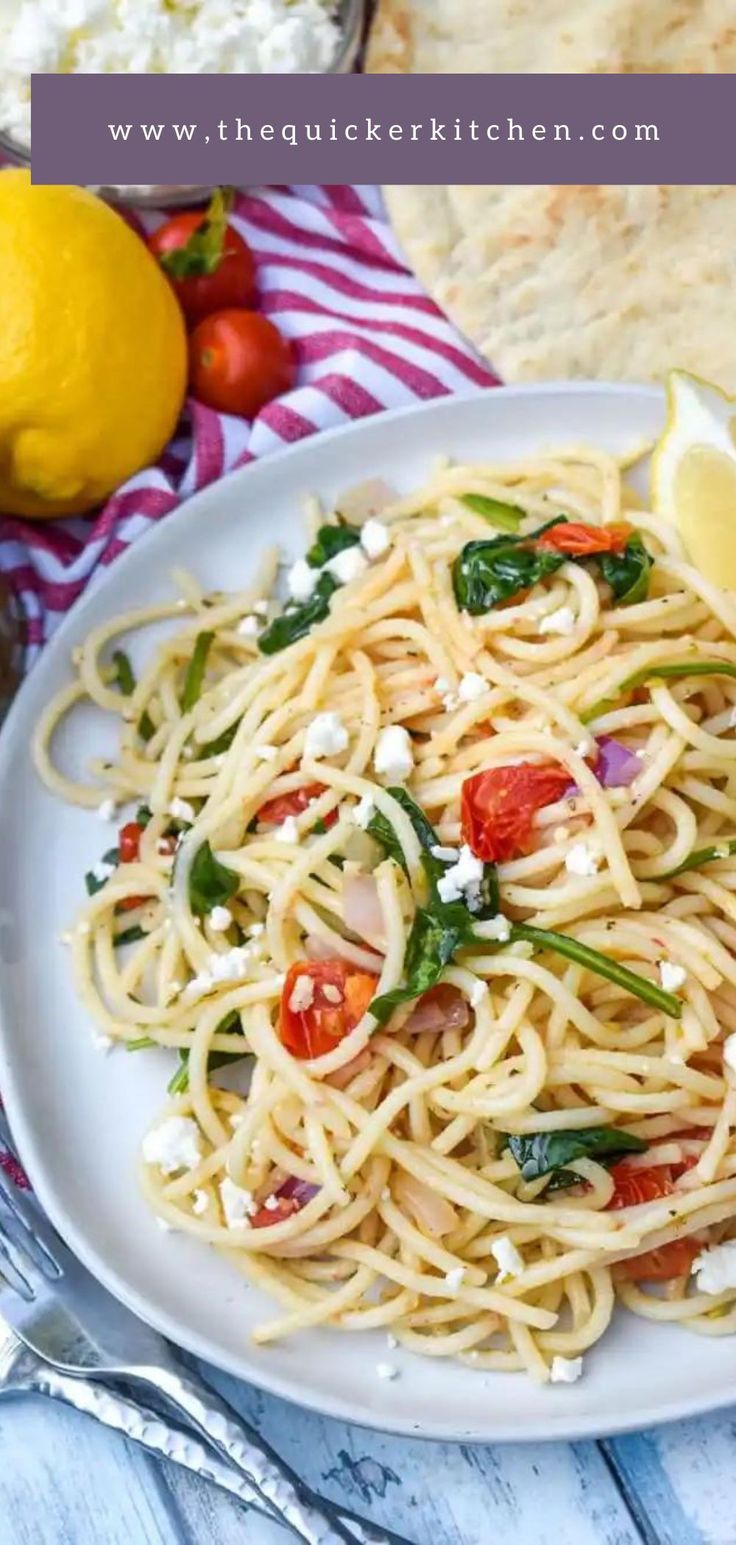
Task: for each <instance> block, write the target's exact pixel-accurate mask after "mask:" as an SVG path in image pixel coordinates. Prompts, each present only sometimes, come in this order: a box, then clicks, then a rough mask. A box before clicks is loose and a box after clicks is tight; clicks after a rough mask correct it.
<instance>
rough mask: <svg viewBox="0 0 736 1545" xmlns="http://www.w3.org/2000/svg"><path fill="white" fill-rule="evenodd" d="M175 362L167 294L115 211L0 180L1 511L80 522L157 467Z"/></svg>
mask: <svg viewBox="0 0 736 1545" xmlns="http://www.w3.org/2000/svg"><path fill="white" fill-rule="evenodd" d="M186 360H187V349H186V335H185V330H184V322H183V318H182V314H181V312H180V310H179V306H178V304H177V301H176V300H175V298H174V295H173V293H172V290H171V287H170V285H169V284H168V282H167V280H166V279H165V278H164V275H163V274H162V273H161V271H160V269H159V268H158V265H157V264H156V262H155V260H154V259H153V258H152V257H151V255H150V253H149V252H148V250H147V248H146V247H145V245H144V243H143V242H142V241H141V240H140V239H139V237H137V236H136V235H135V234H134V233H133V231H132V230H131V229H130V227H129V226H128V225H126V223H125V221H124V220H123V219H121V217H120V215H118V214H116V213H115V212H114V210H112V209H110V208H109V207H108V206H107V205H106V204H104V203H103V202H102V200H101V199H98V198H96V197H95V196H94V194H92V193H88V192H86V191H85V190H84V189H82V188H49V187H40V186H39V187H33V186H32V185H31V181H30V177H29V175H28V173H27V172H24V171H3V172H0V514H10V515H30V516H36V517H39V518H44V517H46V516H48V515H74V514H81V513H83V512H84V511H86V510H90V509H92V508H93V507H94V505H96V504H99V503H100V502H101V501H102V500H103V499H105V498H106V497H107V495H108V494H110V493H111V492H112V490H113V489H114V488H116V487H117V486H118V485H119V484H120V483H122V482H124V481H125V479H126V478H128V477H130V476H131V475H132V474H133V473H134V472H137V471H139V470H140V468H141V467H144V466H146V465H147V463H149V462H151V461H153V460H155V458H156V457H157V456H158V455H159V453H160V451H161V450H162V448H163V446H164V445H165V443H166V441H167V440H168V438H169V436H170V435H171V433H172V431H173V430H174V428H175V425H176V421H177V418H178V415H179V411H180V409H181V405H182V400H183V397H184V391H185V386H186V368H187V366H186Z"/></svg>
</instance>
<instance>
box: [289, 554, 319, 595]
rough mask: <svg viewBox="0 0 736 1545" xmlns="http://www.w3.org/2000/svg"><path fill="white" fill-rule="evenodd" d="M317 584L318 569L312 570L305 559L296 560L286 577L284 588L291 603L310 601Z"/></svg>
mask: <svg viewBox="0 0 736 1545" xmlns="http://www.w3.org/2000/svg"><path fill="white" fill-rule="evenodd" d="M318 583H319V569H313V568H312V566H311V564H309V563H307V560H306V558H297V560H296V563H294V564H292V567H291V568H290V569H289V572H288V574H287V576H286V588H287V590H288V592H289V595H290V596H291V599H292V601H299V602H304V601H311V599H312V596H313V595H314V592H315V590H316V588H317V585H318Z"/></svg>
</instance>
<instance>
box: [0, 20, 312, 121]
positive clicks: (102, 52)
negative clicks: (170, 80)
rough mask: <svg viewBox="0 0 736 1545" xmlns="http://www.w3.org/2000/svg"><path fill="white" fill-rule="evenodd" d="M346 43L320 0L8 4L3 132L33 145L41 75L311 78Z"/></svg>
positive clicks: (1, 25)
mask: <svg viewBox="0 0 736 1545" xmlns="http://www.w3.org/2000/svg"><path fill="white" fill-rule="evenodd" d="M339 40H340V31H339V27H338V24H337V21H336V18H335V16H334V15H333V14H332V7H331V6H325V5H323V4H320V3H319V0H291V3H290V0H186V3H181V4H176V5H174V4H170V3H168V0H2V5H1V6H0V58H1V59H2V72H1V73H0V126H2V128H3V129H5V130H7V131H8V132H9V133H11V134H12V136H13V138H15V139H16V140H17V141H18V142H19V143H20V144H22V145H29V144H30V137H31V115H30V94H31V92H30V87H31V82H30V77H31V74H32V73H33V72H36V73H49V72H51V73H57V72H63V73H66V74H68V75H80V74H102V75H104V74H110V73H116V74H123V75H130V74H137V73H139V74H146V75H154V76H155V75H161V74H166V73H169V74H172V75H188V74H191V75H204V74H208V75H222V74H230V73H232V72H235V73H237V74H245V75H259V74H263V73H265V74H271V73H275V74H279V75H281V74H292V73H295V72H298V73H299V74H306V75H311V74H319V73H322V72H323V71H325V70H328V69H329V68H330V66H331V65H332V64H333V62H334V59H335V55H336V52H337V47H338V43H339Z"/></svg>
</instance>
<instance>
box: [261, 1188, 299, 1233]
mask: <svg viewBox="0 0 736 1545" xmlns="http://www.w3.org/2000/svg"><path fill="white" fill-rule="evenodd" d="M271 1200H272V1198H271V1197H269V1201H271ZM302 1205H303V1204H302V1203H301V1202H300V1201H297V1198H296V1197H295V1196H279V1197H277V1198H276V1206H275V1207H267V1206H266V1204H265V1202H264V1204H263V1206H262V1207H259V1208H258V1211H257V1212H254V1213H253V1216H252V1218H251V1220H250V1226H251V1228H271V1226H272V1225H273V1224H274V1223H283V1222H284V1220H285V1219H286V1218H291V1217H293V1215H294V1213H295V1212H300V1211H301V1208H302Z"/></svg>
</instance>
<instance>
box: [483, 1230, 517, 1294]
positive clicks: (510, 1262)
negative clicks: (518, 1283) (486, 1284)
mask: <svg viewBox="0 0 736 1545" xmlns="http://www.w3.org/2000/svg"><path fill="white" fill-rule="evenodd" d="M491 1255H492V1256H493V1259H494V1260H495V1262H496V1265H497V1267H498V1276H497V1278H496V1282H497V1283H499V1282H508V1279H509V1277H518V1276H519V1275H520V1274H521V1272H522V1271H523V1270H524V1257H523V1256H522V1255H520V1254H519V1251H518V1250H517V1248H516V1245H515V1244H514V1241H513V1239H509V1238H508V1236H507V1235H506V1234H502V1235H501V1237H500V1239H494V1240H492V1242H491Z"/></svg>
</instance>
